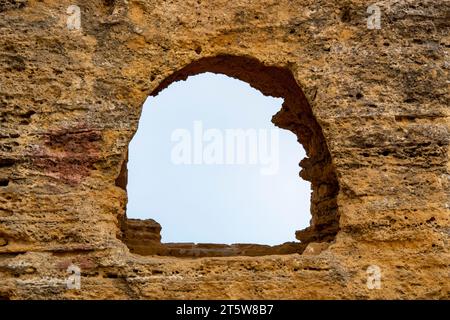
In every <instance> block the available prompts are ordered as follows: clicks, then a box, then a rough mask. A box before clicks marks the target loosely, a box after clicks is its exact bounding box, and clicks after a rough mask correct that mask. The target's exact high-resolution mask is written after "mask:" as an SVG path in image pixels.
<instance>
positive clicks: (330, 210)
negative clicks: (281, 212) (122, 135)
mask: <svg viewBox="0 0 450 320" xmlns="http://www.w3.org/2000/svg"><path fill="white" fill-rule="evenodd" d="M205 72H212V73H216V74H224V75H227V76H229V77H232V78H236V79H239V80H242V81H245V82H247V83H248V84H250V85H251V86H252V87H253V88H255V89H257V90H259V91H261V92H262V93H263V94H264V95H266V96H272V97H278V98H283V99H284V103H283V105H282V108H281V110H280V111H279V112H277V113H276V114H275V115H274V116H273V117H272V122H273V123H274V124H275V125H276V126H278V127H280V128H283V129H287V130H290V131H291V132H293V133H294V134H295V135H296V136H297V139H298V141H299V142H300V143H301V144H302V145H303V147H304V149H305V151H306V156H307V157H305V158H304V159H303V160H302V161H301V163H300V166H301V168H302V170H301V173H300V176H301V177H302V178H303V179H305V180H307V181H309V182H311V186H312V193H311V216H312V218H311V225H310V226H309V227H307V228H306V229H303V230H300V231H297V232H296V238H297V239H298V240H300V241H299V242H289V243H285V244H281V245H277V246H267V245H231V246H230V245H217V244H216V245H209V246H207V245H195V244H186V245H180V244H178V245H170V244H163V243H161V236H160V231H161V226H160V225H159V224H158V223H156V222H155V221H153V220H135V219H127V218H125V220H124V221H123V223H122V231H123V240H124V242H125V243H126V244H127V245H128V247H129V248H130V251H132V252H135V253H139V254H149V255H150V254H159V255H174V256H227V255H253V256H254V255H266V254H282V253H301V252H302V251H303V250H304V248H305V247H306V245H307V244H308V243H310V242H330V241H332V240H333V239H334V237H335V235H336V233H337V231H338V229H339V224H338V218H339V217H338V210H337V201H336V197H337V193H338V190H339V186H338V182H337V178H336V174H335V170H334V167H333V164H332V161H331V156H330V153H329V151H328V147H327V145H326V142H325V139H324V136H323V133H322V130H321V127H320V125H319V124H318V122H317V120H316V119H315V117H314V115H313V113H312V110H311V107H310V105H309V104H308V101H307V99H306V97H305V96H304V94H303V92H302V90H301V89H300V87H299V86H298V84H297V82H296V81H295V79H294V77H293V75H292V73H291V72H290V71H289V70H288V69H283V68H278V67H271V66H265V65H264V64H262V63H260V62H259V61H257V60H255V59H251V58H245V57H236V56H217V57H211V58H204V59H201V60H198V61H196V62H193V63H191V64H189V65H188V66H186V67H185V68H183V69H181V70H179V71H178V72H176V73H174V74H172V75H171V76H169V77H168V78H166V79H165V80H164V81H162V82H161V84H160V85H159V86H158V87H157V88H156V89H155V90H154V91H153V92H152V93H151V96H156V95H158V93H160V92H161V91H162V90H163V89H165V88H167V87H168V86H169V85H170V84H172V83H174V82H176V81H179V80H186V79H187V78H188V77H189V76H194V75H198V74H201V73H205ZM126 175H127V169H126V162H125V163H124V165H123V168H122V171H121V174H120V176H119V177H118V179H117V185H119V186H122V187H123V188H126Z"/></svg>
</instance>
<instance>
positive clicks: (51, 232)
mask: <svg viewBox="0 0 450 320" xmlns="http://www.w3.org/2000/svg"><path fill="white" fill-rule="evenodd" d="M377 3H378V6H379V8H380V10H381V29H370V28H368V27H367V17H368V15H369V14H368V13H367V8H368V6H369V5H371V4H372V3H371V2H370V1H363V0H346V1H340V0H339V1H338V0H336V1H329V0H326V1H325V0H314V1H313V0H260V1H250V0H236V1H225V0H211V1H205V0H184V1H177V0H175V1H170V2H169V1H163V0H128V1H126V0H117V1H102V0H89V1H88V0H77V1H66V0H62V1H56V0H42V1H38V0H28V1H26V0H24V1H17V0H16V1H12V0H3V1H0V74H1V77H0V298H3V299H30V298H44V299H62V298H77V299H90V298H97V299H102V298H104V299H113V298H125V299H127V298H133V299H163V298H193V299H197V298H198V299H200V298H201V299H207V298H234V299H240V298H252V299H258V298H266V299H281V298H283V299H286V298H292V299H305V298H306V299H314V298H326V299H330V298H353V299H354V298H358V299H366V298H424V299H439V298H447V299H448V298H449V296H450V294H449V292H450V285H449V280H448V279H449V278H448V276H449V274H448V270H449V263H450V261H449V257H450V255H449V249H448V244H449V238H450V223H449V208H450V162H449V142H450V134H449V130H450V122H449V113H450V112H449V105H450V104H449V68H450V61H449V48H450V37H449V34H450V33H449V31H450V30H449V29H450V23H449V21H450V19H449V18H450V3H449V2H448V1H437V0H433V1H432V0H422V1H419V0H408V1H407V0H398V1H394V0H392V1H380V2H377ZM71 5H77V6H78V7H79V8H80V9H81V11H80V13H81V29H80V30H77V29H74V30H69V28H68V27H67V20H68V18H69V17H70V16H73V14H74V13H73V12H74V11H73V10H72V11H70V10H69V13H67V12H68V8H69V6H71ZM204 71H212V72H219V73H225V74H227V75H230V76H234V77H237V78H239V79H241V80H244V81H247V82H248V83H250V84H251V85H252V86H254V87H255V88H257V89H259V90H260V91H261V92H263V93H265V94H269V95H273V96H277V97H283V98H284V99H285V104H284V105H283V109H282V110H281V111H280V113H278V114H277V115H275V116H274V119H273V121H274V123H275V124H277V125H278V126H280V127H283V128H287V129H289V130H292V131H293V132H295V133H296V134H297V136H298V139H299V142H301V143H302V144H303V145H304V147H305V150H306V151H307V153H308V158H306V159H305V160H302V162H301V166H302V173H301V176H302V177H303V178H304V179H307V180H309V181H311V182H312V185H313V196H312V216H313V219H312V222H311V226H310V227H309V228H308V229H307V230H303V231H299V232H297V237H298V239H299V240H301V241H302V242H301V243H302V244H304V245H307V247H306V249H305V250H304V252H303V253H302V254H299V253H293V254H276V255H265V256H257V257H250V256H232V257H203V258H194V257H192V258H186V257H184V258H178V257H173V256H156V255H151V256H142V255H139V254H134V253H132V252H130V250H129V249H128V247H127V246H126V244H125V243H124V232H123V231H124V229H123V226H124V223H126V220H125V219H126V213H125V206H126V201H127V200H126V190H125V184H124V181H126V169H124V168H125V165H124V163H125V162H126V158H127V148H128V144H129V142H130V140H131V138H132V136H133V134H134V133H135V131H136V129H137V124H138V121H139V117H140V112H141V107H142V105H143V102H144V101H145V99H146V98H147V97H148V96H149V95H152V94H153V95H154V94H157V93H158V92H159V91H160V90H162V89H163V88H165V87H166V86H167V85H168V84H170V83H171V82H173V81H176V80H179V79H183V78H185V77H186V76H188V75H192V74H196V73H199V72H204ZM299 160H300V159H299ZM71 264H74V265H76V266H78V267H79V268H80V269H81V289H79V290H75V289H68V288H67V287H66V282H65V279H66V278H67V276H68V273H67V267H68V266H70V265H71ZM371 266H376V267H377V268H378V270H380V271H381V275H380V276H381V287H380V288H379V289H370V288H369V287H368V286H367V285H366V282H367V279H368V273H367V272H368V270H369V271H370V270H373V268H370V267H371ZM369 273H370V272H369Z"/></svg>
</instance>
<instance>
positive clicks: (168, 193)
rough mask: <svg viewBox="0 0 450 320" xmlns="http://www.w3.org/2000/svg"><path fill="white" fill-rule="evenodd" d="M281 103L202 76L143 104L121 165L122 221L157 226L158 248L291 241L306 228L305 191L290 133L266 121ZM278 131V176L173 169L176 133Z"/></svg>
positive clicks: (231, 168) (218, 168)
mask: <svg viewBox="0 0 450 320" xmlns="http://www.w3.org/2000/svg"><path fill="white" fill-rule="evenodd" d="M282 102H283V100H282V99H280V98H272V97H266V96H264V95H263V94H262V93H261V92H259V91H258V90H256V89H253V88H252V87H250V86H249V85H248V84H247V83H245V82H242V81H240V80H236V79H233V78H230V77H227V76H224V75H217V74H212V73H204V74H200V75H197V76H193V77H189V78H188V79H187V81H180V82H176V83H173V84H172V85H170V86H169V87H168V88H167V89H165V90H164V91H162V92H161V93H160V94H159V95H158V96H157V97H149V98H148V99H147V101H146V102H145V104H144V107H143V112H142V116H141V119H140V122H139V128H138V131H137V133H136V135H135V137H134V138H133V140H132V141H131V144H130V149H129V162H128V187H127V190H128V206H127V215H128V217H129V218H139V219H148V218H152V219H154V220H156V221H157V222H159V223H160V224H161V225H162V232H161V235H162V241H163V242H196V243H261V244H272V245H273V244H280V243H283V242H286V241H295V235H294V233H295V231H296V230H299V229H303V228H305V227H307V226H308V225H309V220H310V218H311V216H310V213H309V202H310V192H311V191H310V184H309V183H308V182H306V181H304V180H302V179H301V178H299V176H298V173H299V166H298V163H299V162H300V160H301V159H302V158H303V157H305V153H304V150H303V148H302V146H301V145H300V144H299V143H298V142H297V141H296V137H295V135H294V134H293V133H291V132H289V131H286V130H282V129H278V128H276V127H275V126H274V125H273V124H272V122H271V121H270V120H271V117H272V115H274V114H275V113H276V112H277V111H278V110H279V109H280V108H281V104H282ZM198 120H200V121H202V125H203V127H204V130H206V129H209V128H216V129H219V130H221V132H225V131H224V130H225V129H252V128H253V129H267V130H273V129H276V130H279V153H278V157H279V170H278V172H277V173H276V174H273V175H262V174H261V165H255V164H253V165H250V164H245V165H236V164H234V165H217V164H215V165H207V164H198V165H185V164H178V165H177V164H174V163H173V161H172V159H171V152H172V149H173V147H174V146H175V145H176V141H175V142H174V141H172V140H171V136H172V134H173V132H174V130H176V129H186V130H188V131H189V132H192V133H193V127H194V122H195V121H198Z"/></svg>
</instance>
